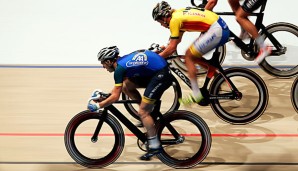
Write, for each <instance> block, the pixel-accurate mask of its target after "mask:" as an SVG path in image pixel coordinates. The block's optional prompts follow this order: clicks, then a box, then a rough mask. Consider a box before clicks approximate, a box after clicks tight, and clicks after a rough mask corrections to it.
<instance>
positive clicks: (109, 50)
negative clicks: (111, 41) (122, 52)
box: [97, 46, 119, 62]
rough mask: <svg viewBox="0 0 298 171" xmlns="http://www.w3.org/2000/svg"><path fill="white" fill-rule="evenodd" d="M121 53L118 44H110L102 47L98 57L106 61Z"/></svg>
mask: <svg viewBox="0 0 298 171" xmlns="http://www.w3.org/2000/svg"><path fill="white" fill-rule="evenodd" d="M118 55H119V49H118V47H117V46H110V47H105V48H103V49H101V50H100V51H99V52H98V54H97V58H98V60H99V61H101V62H102V61H105V60H107V59H115V58H117V57H118Z"/></svg>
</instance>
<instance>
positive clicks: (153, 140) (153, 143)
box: [148, 135, 160, 149]
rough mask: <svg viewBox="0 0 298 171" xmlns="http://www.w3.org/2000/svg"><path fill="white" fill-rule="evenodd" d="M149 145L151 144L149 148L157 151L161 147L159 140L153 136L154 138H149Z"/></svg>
mask: <svg viewBox="0 0 298 171" xmlns="http://www.w3.org/2000/svg"><path fill="white" fill-rule="evenodd" d="M148 143H149V148H150V149H156V148H159V147H160V142H159V140H158V139H157V136H156V135H155V136H153V137H148Z"/></svg>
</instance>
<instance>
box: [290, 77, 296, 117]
mask: <svg viewBox="0 0 298 171" xmlns="http://www.w3.org/2000/svg"><path fill="white" fill-rule="evenodd" d="M291 102H292V104H293V107H294V109H295V110H296V112H297V113H298V77H296V79H295V80H294V82H293V85H292V88H291Z"/></svg>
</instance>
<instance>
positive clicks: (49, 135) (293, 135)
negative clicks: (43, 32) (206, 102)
mask: <svg viewBox="0 0 298 171" xmlns="http://www.w3.org/2000/svg"><path fill="white" fill-rule="evenodd" d="M91 135H92V134H77V136H91ZM61 136H64V134H63V133H0V137H61ZM100 136H113V134H100ZM125 136H128V137H133V136H135V135H134V134H125ZM184 136H200V134H184ZM212 137H298V134H249V133H248V134H236V133H234V134H212Z"/></svg>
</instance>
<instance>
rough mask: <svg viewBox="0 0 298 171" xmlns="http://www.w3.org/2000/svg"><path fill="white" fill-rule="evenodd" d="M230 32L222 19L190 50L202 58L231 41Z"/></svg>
mask: <svg viewBox="0 0 298 171" xmlns="http://www.w3.org/2000/svg"><path fill="white" fill-rule="evenodd" d="M229 35H230V30H229V27H228V26H227V24H226V23H225V21H224V20H222V19H221V18H220V17H219V19H218V20H217V22H215V23H214V24H212V25H211V26H210V28H209V29H208V31H207V32H204V33H202V34H201V35H200V37H199V38H198V39H196V40H195V41H194V42H193V44H192V45H191V46H190V48H189V50H190V52H191V53H192V54H193V55H194V56H201V55H204V54H206V53H208V52H209V51H211V50H212V49H215V48H217V47H219V46H222V45H224V44H225V43H226V42H227V41H228V40H229Z"/></svg>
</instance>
